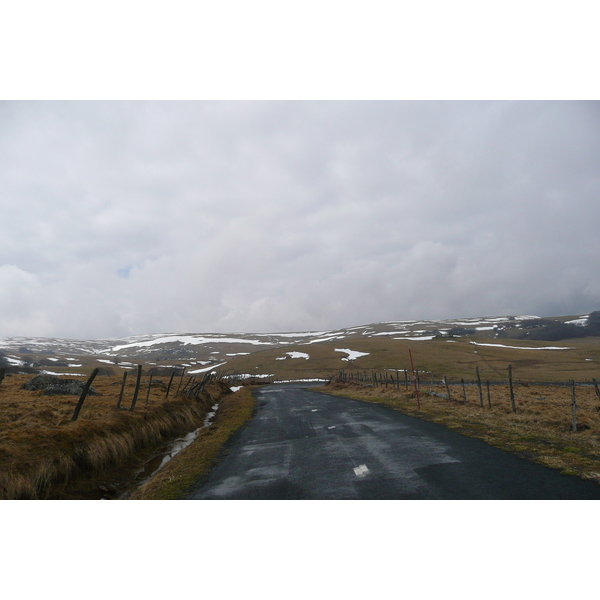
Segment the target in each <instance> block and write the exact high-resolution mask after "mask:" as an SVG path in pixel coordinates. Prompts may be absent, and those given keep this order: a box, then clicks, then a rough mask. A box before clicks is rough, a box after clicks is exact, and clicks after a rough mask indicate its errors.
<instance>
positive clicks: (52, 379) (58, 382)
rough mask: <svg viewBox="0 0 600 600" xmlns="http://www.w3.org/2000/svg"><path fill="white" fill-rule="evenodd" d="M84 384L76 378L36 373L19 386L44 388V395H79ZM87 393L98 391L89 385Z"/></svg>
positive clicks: (34, 389)
mask: <svg viewBox="0 0 600 600" xmlns="http://www.w3.org/2000/svg"><path fill="white" fill-rule="evenodd" d="M84 385H85V382H84V381H78V380H77V379H61V378H60V377H57V376H56V375H36V376H35V377H34V378H33V379H30V380H29V381H28V382H27V383H24V384H23V385H22V386H21V387H22V389H24V390H29V391H38V390H44V395H45V396H46V395H51V394H70V395H73V396H79V395H80V394H81V392H82V391H83V387H84ZM88 394H91V395H95V394H98V392H97V391H96V390H95V389H94V388H93V387H90V389H89V391H88Z"/></svg>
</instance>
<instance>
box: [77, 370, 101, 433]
mask: <svg viewBox="0 0 600 600" xmlns="http://www.w3.org/2000/svg"><path fill="white" fill-rule="evenodd" d="M99 371H100V369H98V368H96V369H94V370H93V371H92V374H91V375H90V376H89V378H88V380H87V381H86V382H85V385H84V386H83V391H82V392H81V396H79V402H78V403H77V406H76V407H75V412H74V413H73V417H72V418H71V421H76V420H77V417H78V416H79V411H80V410H81V407H82V406H83V401H84V400H85V397H86V396H87V393H88V391H89V389H90V386H91V385H92V381H94V377H96V375H98V373H99Z"/></svg>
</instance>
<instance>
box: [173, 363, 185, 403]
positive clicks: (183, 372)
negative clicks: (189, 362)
mask: <svg viewBox="0 0 600 600" xmlns="http://www.w3.org/2000/svg"><path fill="white" fill-rule="evenodd" d="M184 375H185V367H183V371H181V377H180V378H179V385H178V386H177V391H176V392H175V396H177V394H179V388H180V387H181V382H182V381H183V376H184Z"/></svg>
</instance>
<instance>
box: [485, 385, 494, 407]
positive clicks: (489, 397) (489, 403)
mask: <svg viewBox="0 0 600 600" xmlns="http://www.w3.org/2000/svg"><path fill="white" fill-rule="evenodd" d="M485 387H486V388H487V397H488V408H492V398H491V396H490V380H489V379H488V380H487V381H486V382H485Z"/></svg>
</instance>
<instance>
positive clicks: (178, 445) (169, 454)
mask: <svg viewBox="0 0 600 600" xmlns="http://www.w3.org/2000/svg"><path fill="white" fill-rule="evenodd" d="M218 408H219V405H218V404H214V405H213V406H212V410H211V411H210V412H208V413H206V417H204V422H203V423H202V426H201V427H198V429H194V431H190V432H189V433H188V434H186V435H185V436H183V437H180V438H177V439H175V440H173V441H171V442H169V443H168V444H164V445H163V446H161V447H160V448H159V449H158V450H157V451H156V454H154V456H153V457H152V458H151V459H150V460H148V461H147V462H146V464H145V465H144V466H143V467H142V468H141V469H140V470H139V471H138V472H137V473H136V475H135V480H134V482H133V484H132V485H130V486H128V488H127V490H126V491H125V492H124V493H123V494H122V495H121V496H119V500H123V499H125V498H126V497H127V496H128V495H129V494H131V492H133V490H135V489H137V488H138V487H141V486H142V485H144V484H145V483H146V482H147V481H149V480H150V479H152V477H154V476H155V475H156V474H157V473H158V472H159V471H160V470H161V469H162V468H163V467H164V466H165V465H166V464H167V463H168V462H169V461H170V460H171V459H172V458H173V457H174V456H176V455H177V454H179V453H180V452H181V451H182V450H183V449H184V448H187V447H188V446H189V445H190V444H191V443H192V442H193V441H194V440H195V439H196V438H197V437H198V434H199V433H200V431H201V430H202V429H204V428H205V427H208V426H209V425H211V424H212V421H213V419H214V417H215V414H216V413H217V409H218Z"/></svg>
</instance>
